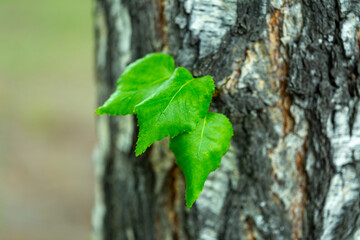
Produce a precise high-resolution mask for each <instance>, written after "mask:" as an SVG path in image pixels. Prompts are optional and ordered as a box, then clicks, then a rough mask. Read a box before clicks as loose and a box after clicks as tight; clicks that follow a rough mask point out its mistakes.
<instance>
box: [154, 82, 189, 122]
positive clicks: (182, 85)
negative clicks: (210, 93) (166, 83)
mask: <svg viewBox="0 0 360 240" xmlns="http://www.w3.org/2000/svg"><path fill="white" fill-rule="evenodd" d="M194 80H195V78H193V79H191V80H189V81H187V82H186V83H184V84H183V85H182V86H181V87H180V88H179V90H177V92H176V93H175V94H174V96H173V97H172V98H171V100H170V102H169V103H168V105H167V106H166V108H165V110H164V111H163V112H162V113H161V115H163V114H164V113H165V112H166V110H167V109H168V107H169V106H170V104H171V103H172V101H173V100H174V98H175V97H176V95H178V93H179V92H180V91H181V89H183V88H184V87H185V86H186V85H187V84H189V83H190V82H191V81H194Z"/></svg>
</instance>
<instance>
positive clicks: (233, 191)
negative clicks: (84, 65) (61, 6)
mask: <svg viewBox="0 0 360 240" xmlns="http://www.w3.org/2000/svg"><path fill="white" fill-rule="evenodd" d="M94 12H95V32H96V42H97V45H96V70H97V79H98V80H97V89H98V99H99V102H98V104H102V103H103V102H104V100H105V99H106V98H107V97H108V96H109V95H110V93H111V92H112V91H113V90H114V88H115V83H116V80H117V78H118V77H119V75H120V74H121V72H122V71H123V69H124V67H125V66H126V65H127V64H128V63H129V62H131V61H133V60H135V59H137V58H140V57H142V56H144V55H145V54H147V53H149V52H155V51H162V52H165V53H169V54H171V55H173V56H174V57H175V60H176V63H177V64H178V65H179V66H184V67H186V68H188V69H189V70H190V71H191V72H192V73H193V74H194V75H195V76H202V75H212V76H214V79H215V81H216V84H217V86H220V85H221V84H222V83H224V82H225V81H226V80H227V79H228V78H230V81H229V82H228V84H227V85H226V87H225V90H224V94H223V95H222V96H221V97H219V98H217V99H214V103H213V104H212V111H215V112H221V113H224V114H226V115H227V116H228V117H229V118H230V120H231V122H232V124H233V127H234V132H235V135H234V137H233V140H232V144H231V148H230V151H229V152H228V153H227V154H226V155H225V156H224V158H223V159H222V165H221V167H220V169H219V170H217V171H216V172H214V173H212V174H211V175H210V177H209V179H208V180H207V182H206V184H205V187H204V191H203V192H202V194H201V195H200V198H199V199H198V201H197V202H196V204H195V205H194V207H193V208H192V209H191V210H190V211H187V210H186V206H185V203H184V196H185V192H184V191H185V183H184V178H183V175H182V174H181V172H180V171H179V169H178V168H177V167H176V166H175V165H174V156H173V154H172V153H171V152H169V150H168V146H167V145H168V141H167V140H164V141H161V142H157V143H155V144H154V146H153V147H152V148H151V149H150V150H148V151H147V152H146V153H145V154H143V155H142V156H141V157H139V158H135V154H134V148H135V141H136V135H137V131H138V130H137V128H136V119H134V118H133V117H132V116H125V117H106V116H101V117H98V138H99V143H98V146H97V148H96V150H95V153H94V164H95V170H96V176H97V183H96V205H95V207H94V214H93V225H94V236H95V239H99V240H100V239H101V240H117V239H129V240H133V239H134V240H135V239H159V240H160V239H161V240H163V239H184V240H187V239H196V240H198V239H200V240H210V239H211V240H212V239H257V240H258V239H264V240H271V239H274V240H282V239H284V240H288V239H314V240H315V239H321V240H333V239H334V240H335V239H344V240H345V239H346V240H347V239H349V240H352V239H353V240H357V239H360V218H359V216H360V207H359V204H360V196H359V190H360V189H359V188H360V105H359V87H360V75H359V73H360V63H359V61H358V60H359V56H360V55H359V54H360V52H359V47H360V2H359V1H353V0H95V8H94Z"/></svg>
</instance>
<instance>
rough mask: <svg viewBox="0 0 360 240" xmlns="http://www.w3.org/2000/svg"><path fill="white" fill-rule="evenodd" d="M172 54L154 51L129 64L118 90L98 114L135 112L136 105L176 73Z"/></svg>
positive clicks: (97, 111)
mask: <svg viewBox="0 0 360 240" xmlns="http://www.w3.org/2000/svg"><path fill="white" fill-rule="evenodd" d="M174 70H175V65H174V60H173V58H172V57H171V56H169V55H166V54H162V53H152V54H148V55H146V56H145V57H143V58H141V59H139V60H137V61H135V62H133V63H132V64H130V65H129V66H127V67H126V68H125V70H124V73H123V74H122V75H121V76H120V78H119V80H118V82H117V87H116V91H115V92H114V93H113V94H112V95H111V96H110V98H109V99H108V100H107V101H106V102H105V103H104V105H102V106H101V107H99V108H98V109H97V110H96V111H95V113H96V114H109V115H127V114H133V113H134V109H135V106H136V105H137V104H139V103H141V102H142V101H144V100H145V99H147V98H148V97H149V96H151V95H152V94H153V93H154V92H156V90H157V89H158V88H159V86H161V84H163V83H164V82H165V81H166V80H168V79H169V78H170V76H171V75H172V74H173V73H174Z"/></svg>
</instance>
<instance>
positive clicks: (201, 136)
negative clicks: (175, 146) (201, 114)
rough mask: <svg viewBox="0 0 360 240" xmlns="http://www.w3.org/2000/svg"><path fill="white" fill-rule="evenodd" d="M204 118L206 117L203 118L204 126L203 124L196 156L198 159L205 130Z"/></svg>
mask: <svg viewBox="0 0 360 240" xmlns="http://www.w3.org/2000/svg"><path fill="white" fill-rule="evenodd" d="M206 117H207V115H206V116H205V118H204V124H203V127H202V130H201V135H200V145H199V151H198V154H197V155H198V157H200V150H201V145H202V142H203V138H204V129H205V124H206Z"/></svg>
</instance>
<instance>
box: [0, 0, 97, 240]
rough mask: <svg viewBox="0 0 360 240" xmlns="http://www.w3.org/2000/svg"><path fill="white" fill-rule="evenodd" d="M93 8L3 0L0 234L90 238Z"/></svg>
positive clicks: (49, 239)
mask: <svg viewBox="0 0 360 240" xmlns="http://www.w3.org/2000/svg"><path fill="white" fill-rule="evenodd" d="M91 12H92V6H91V1H86V0H78V1H72V0H62V1H55V0H32V1H21V0H0V239H1V240H64V239H67V240H83V239H85V240H86V239H90V233H91V225H90V216H91V208H92V205H93V169H92V162H91V155H92V149H93V147H94V145H95V130H94V129H95V127H94V115H93V111H94V105H95V100H94V95H95V94H94V93H95V89H94V77H93V66H92V65H93V64H92V59H93V50H92V49H93V35H92V22H91V21H92V20H91V17H92V16H91Z"/></svg>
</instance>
